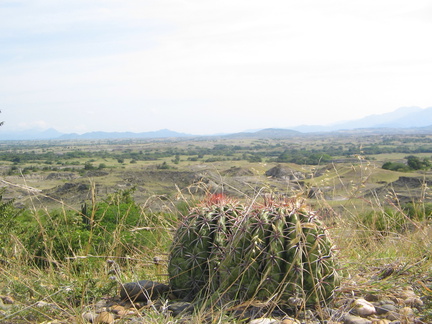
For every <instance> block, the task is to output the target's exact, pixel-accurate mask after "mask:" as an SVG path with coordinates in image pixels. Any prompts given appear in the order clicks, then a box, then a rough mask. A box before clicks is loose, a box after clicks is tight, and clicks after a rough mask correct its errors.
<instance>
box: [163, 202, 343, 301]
mask: <svg viewBox="0 0 432 324" xmlns="http://www.w3.org/2000/svg"><path fill="white" fill-rule="evenodd" d="M168 272H169V276H170V285H171V288H172V290H173V292H174V293H175V294H176V295H177V296H178V297H180V298H186V299H193V298H195V297H200V298H202V297H205V296H211V298H215V296H217V298H218V300H220V301H227V300H238V301H245V300H250V299H258V300H269V299H272V300H273V299H275V298H278V299H279V300H280V299H281V298H282V299H284V300H288V299H289V298H291V297H295V298H299V299H301V300H302V301H303V302H304V303H305V304H315V303H318V302H320V301H325V300H328V299H329V298H331V297H332V296H333V292H334V289H335V287H336V285H337V283H338V276H337V273H336V265H335V258H334V253H333V246H332V242H331V240H330V239H329V237H328V234H327V231H326V230H325V228H324V226H323V225H322V224H321V222H320V221H318V220H317V217H316V215H315V213H313V212H312V211H310V210H309V209H308V208H306V206H305V205H304V204H303V202H302V201H300V200H290V201H286V200H284V201H279V202H274V201H271V202H269V201H267V202H266V203H265V204H263V205H253V206H244V205H241V204H239V203H235V202H233V201H229V200H226V199H224V198H223V197H222V198H221V197H217V198H216V199H215V198H214V197H213V198H212V199H210V200H209V201H207V203H206V204H203V205H202V206H199V207H196V208H193V209H192V210H191V211H190V213H189V214H188V215H187V216H185V217H184V219H183V220H182V222H181V224H180V226H179V227H178V229H177V232H176V234H175V237H174V241H173V244H172V247H171V251H170V259H169V265H168Z"/></svg>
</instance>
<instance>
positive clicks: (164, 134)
mask: <svg viewBox="0 0 432 324" xmlns="http://www.w3.org/2000/svg"><path fill="white" fill-rule="evenodd" d="M190 136H193V135H189V134H184V133H178V132H174V131H171V130H169V129H161V130H158V131H153V132H143V133H132V132H90V133H84V134H82V135H79V134H64V135H62V136H60V137H59V138H58V139H63V140H68V139H120V138H170V137H190Z"/></svg>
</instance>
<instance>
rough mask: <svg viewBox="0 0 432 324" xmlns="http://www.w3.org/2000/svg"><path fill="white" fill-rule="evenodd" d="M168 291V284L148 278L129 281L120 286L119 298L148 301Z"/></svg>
mask: <svg viewBox="0 0 432 324" xmlns="http://www.w3.org/2000/svg"><path fill="white" fill-rule="evenodd" d="M167 291H169V286H167V285H164V284H162V283H158V282H155V281H150V280H140V281H138V282H129V283H126V284H124V285H122V286H121V288H120V298H121V299H123V300H132V301H134V302H137V301H145V302H147V301H149V300H154V299H157V298H158V297H160V296H161V295H162V294H164V293H166V292H167Z"/></svg>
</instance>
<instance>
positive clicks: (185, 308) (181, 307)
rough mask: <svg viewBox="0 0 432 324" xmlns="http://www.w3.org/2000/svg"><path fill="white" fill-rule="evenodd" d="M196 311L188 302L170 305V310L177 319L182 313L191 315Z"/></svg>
mask: <svg viewBox="0 0 432 324" xmlns="http://www.w3.org/2000/svg"><path fill="white" fill-rule="evenodd" d="M193 309H194V306H193V304H191V303H188V302H176V303H172V304H170V305H168V310H169V311H170V312H171V313H172V315H173V316H174V317H175V316H177V315H179V314H180V313H191V312H192V311H193Z"/></svg>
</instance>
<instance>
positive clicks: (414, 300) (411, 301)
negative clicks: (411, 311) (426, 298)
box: [404, 297, 423, 307]
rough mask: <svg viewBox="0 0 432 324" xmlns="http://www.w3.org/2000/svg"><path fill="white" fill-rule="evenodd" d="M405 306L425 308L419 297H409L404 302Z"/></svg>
mask: <svg viewBox="0 0 432 324" xmlns="http://www.w3.org/2000/svg"><path fill="white" fill-rule="evenodd" d="M404 304H405V305H406V306H410V307H420V306H423V301H422V300H421V299H420V298H418V297H408V298H407V299H405V300H404Z"/></svg>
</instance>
